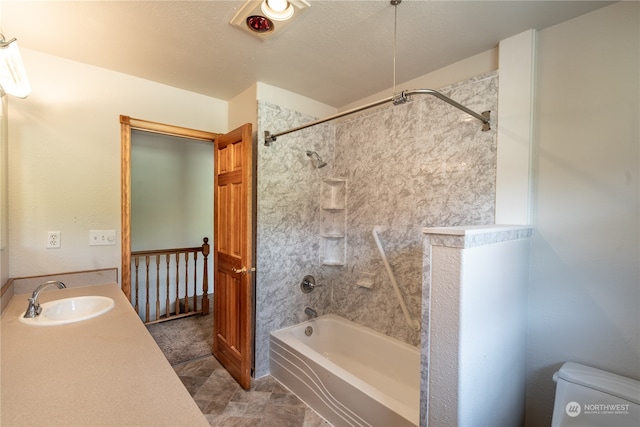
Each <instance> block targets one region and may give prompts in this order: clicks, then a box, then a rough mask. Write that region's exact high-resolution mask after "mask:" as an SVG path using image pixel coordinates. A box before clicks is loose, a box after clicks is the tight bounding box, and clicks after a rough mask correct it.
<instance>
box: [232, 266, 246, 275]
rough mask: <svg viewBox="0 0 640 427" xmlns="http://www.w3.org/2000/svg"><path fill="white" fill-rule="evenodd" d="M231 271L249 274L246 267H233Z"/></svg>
mask: <svg viewBox="0 0 640 427" xmlns="http://www.w3.org/2000/svg"><path fill="white" fill-rule="evenodd" d="M231 271H233V272H234V273H240V274H247V267H244V266H243V267H242V268H235V267H231Z"/></svg>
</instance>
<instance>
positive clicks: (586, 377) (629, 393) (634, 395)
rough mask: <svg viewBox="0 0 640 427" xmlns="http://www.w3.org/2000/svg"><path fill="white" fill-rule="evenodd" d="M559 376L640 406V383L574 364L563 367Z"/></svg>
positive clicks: (570, 363)
mask: <svg viewBox="0 0 640 427" xmlns="http://www.w3.org/2000/svg"><path fill="white" fill-rule="evenodd" d="M557 375H558V377H559V378H562V379H563V380H565V381H568V382H570V383H574V384H578V385H582V386H585V387H589V388H592V389H595V390H599V391H602V392H604V393H608V394H611V395H613V396H616V397H619V398H621V399H625V400H627V401H629V402H633V403H635V404H640V381H637V380H634V379H631V378H627V377H623V376H622V375H617V374H613V373H611V372H607V371H603V370H601V369H596V368H592V367H590V366H586V365H581V364H579V363H574V362H566V363H565V364H564V365H562V367H561V368H560V370H559V371H558V372H557Z"/></svg>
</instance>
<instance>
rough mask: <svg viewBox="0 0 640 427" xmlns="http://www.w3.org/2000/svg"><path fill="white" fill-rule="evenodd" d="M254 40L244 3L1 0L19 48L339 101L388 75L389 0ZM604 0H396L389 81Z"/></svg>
mask: <svg viewBox="0 0 640 427" xmlns="http://www.w3.org/2000/svg"><path fill="white" fill-rule="evenodd" d="M308 2H309V3H310V4H311V7H310V8H309V9H307V10H306V11H305V12H304V13H302V14H300V16H299V17H298V18H297V19H296V20H295V21H294V22H292V23H291V25H289V26H288V27H287V28H286V29H284V30H283V31H282V32H280V33H276V34H274V35H273V36H272V37H271V38H269V39H267V40H264V41H263V40H260V39H258V38H256V37H254V36H252V35H250V34H247V33H245V32H243V31H241V30H239V29H237V28H235V27H233V26H231V25H230V24H229V20H230V19H231V18H232V17H233V15H234V14H235V12H236V11H237V10H238V8H240V7H241V6H242V5H243V4H244V1H218V0H215V1H8V0H3V1H2V2H1V7H2V9H1V11H0V18H1V23H2V32H3V33H4V34H5V35H6V37H7V38H11V37H17V38H18V40H19V43H20V46H21V47H23V48H29V49H33V50H37V51H41V52H45V53H49V54H52V55H57V56H61V57H65V58H68V59H72V60H75V61H80V62H84V63H88V64H92V65H96V66H100V67H104V68H107V69H111V70H114V71H118V72H122V73H126V74H130V75H134V76H138V77H141V78H145V79H148V80H152V81H156V82H159V83H163V84H167V85H170V86H174V87H178V88H182V89H186V90H190V91H193V92H197V93H201V94H204V95H208V96H212V97H215V98H219V99H222V100H229V99H230V98H232V97H234V96H235V95H237V94H239V93H240V92H241V91H243V90H244V89H246V88H247V87H249V86H250V85H251V84H253V83H254V82H256V81H260V82H264V83H267V84H271V85H274V86H277V87H281V88H284V89H287V90H290V91H292V92H296V93H299V94H301V95H305V96H308V97H310V98H313V99H316V100H318V101H321V102H324V103H326V104H329V105H331V106H334V107H338V108H339V107H341V106H344V105H346V104H349V103H351V102H354V101H356V100H358V99H361V98H364V97H366V96H368V95H370V94H372V93H377V92H379V91H382V90H385V89H387V88H390V87H391V86H392V84H393V52H394V6H391V5H390V4H389V1H388V0H372V1H328V0H325V1H318V0H315V1H314V0H308ZM609 3H611V2H597V1H575V0H573V1H517V0H516V1H513V0H512V1H427V0H413V1H412V0H404V1H403V2H402V3H401V4H400V5H399V6H398V7H397V48H396V51H397V54H396V57H397V60H396V73H397V75H396V81H397V82H399V83H401V82H404V81H408V80H411V79H413V78H416V77H419V76H421V75H424V74H426V73H429V72H430V71H433V70H436V69H439V68H441V67H443V66H445V65H449V64H452V63H454V62H456V61H459V60H461V59H464V58H468V57H470V56H472V55H475V54H477V53H481V52H484V51H486V50H489V49H492V48H494V47H496V46H497V44H498V42H499V41H500V40H502V39H505V38H507V37H510V36H512V35H515V34H518V33H520V32H522V31H525V30H527V29H530V28H536V29H543V28H546V27H549V26H551V25H555V24H557V23H560V22H563V21H566V20H567V19H570V18H573V17H575V16H579V15H582V14H584V13H587V12H590V11H592V10H595V9H597V8H600V7H602V6H604V5H606V4H609Z"/></svg>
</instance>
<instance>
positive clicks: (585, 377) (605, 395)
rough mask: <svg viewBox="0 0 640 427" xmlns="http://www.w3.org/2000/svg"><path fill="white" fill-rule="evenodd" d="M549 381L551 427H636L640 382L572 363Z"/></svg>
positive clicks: (638, 424) (639, 417)
mask: <svg viewBox="0 0 640 427" xmlns="http://www.w3.org/2000/svg"><path fill="white" fill-rule="evenodd" d="M553 380H554V381H555V382H556V399H555V404H554V407H553V420H552V421H551V427H569V426H576V427H578V426H580V427H607V426H612V427H613V426H615V427H626V426H629V427H638V426H640V381H637V380H633V379H631V378H627V377H623V376H621V375H616V374H612V373H610V372H606V371H602V370H600V369H596V368H592V367H590V366H585V365H581V364H579V363H573V362H566V363H565V364H564V365H562V367H561V368H560V370H559V371H558V372H556V373H555V374H554V375H553Z"/></svg>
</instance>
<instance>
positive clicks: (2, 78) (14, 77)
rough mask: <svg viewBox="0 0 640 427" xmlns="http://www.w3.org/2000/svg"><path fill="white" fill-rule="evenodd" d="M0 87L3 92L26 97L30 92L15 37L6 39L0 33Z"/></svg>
mask: <svg viewBox="0 0 640 427" xmlns="http://www.w3.org/2000/svg"><path fill="white" fill-rule="evenodd" d="M0 89H1V90H2V92H3V93H8V94H9V95H13V96H17V97H18V98H26V97H27V96H29V94H30V93H31V85H30V84H29V79H28V78H27V72H26V70H25V69H24V64H23V63H22V57H20V51H19V50H18V42H17V40H16V39H15V38H13V39H11V40H9V41H6V40H5V39H4V35H2V34H0Z"/></svg>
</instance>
